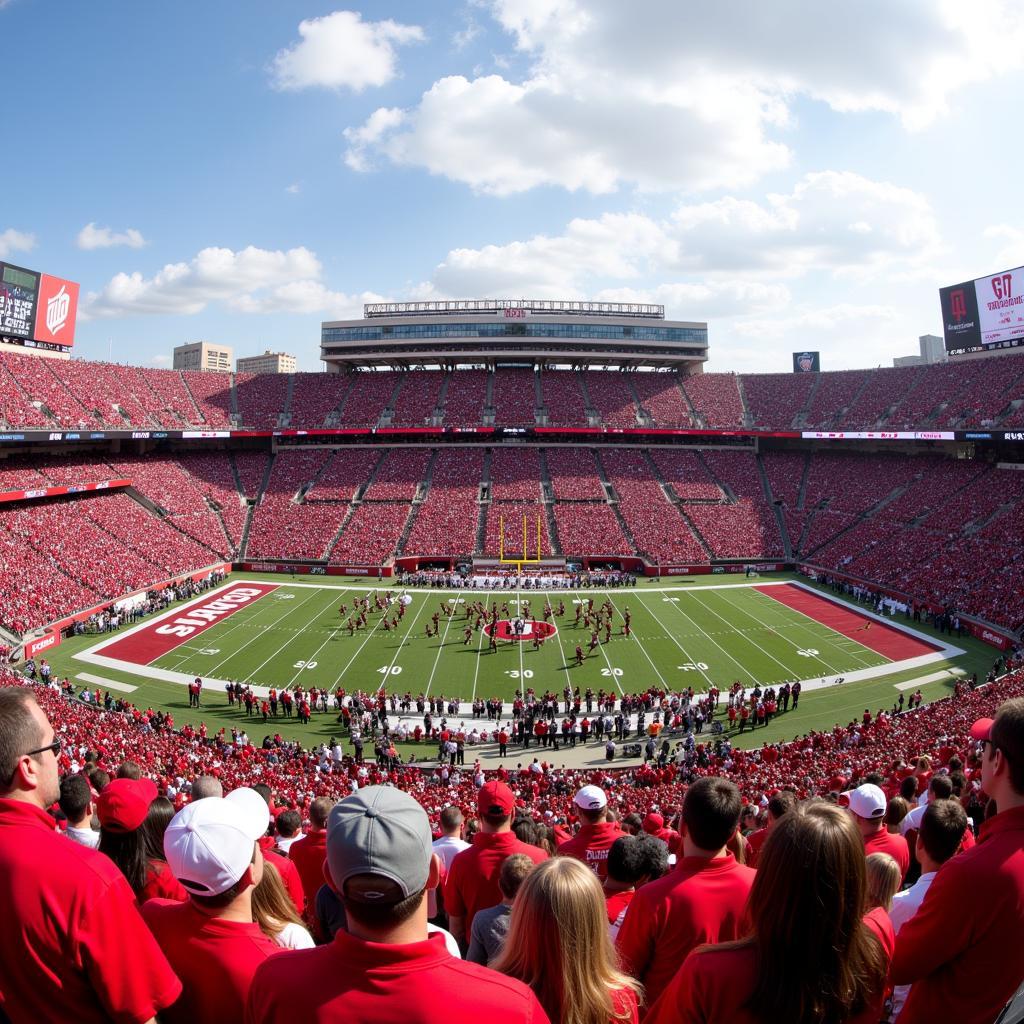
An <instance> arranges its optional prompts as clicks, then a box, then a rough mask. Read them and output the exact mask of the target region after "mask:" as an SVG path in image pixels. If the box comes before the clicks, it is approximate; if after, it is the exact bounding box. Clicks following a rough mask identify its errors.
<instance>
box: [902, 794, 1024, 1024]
mask: <svg viewBox="0 0 1024 1024" xmlns="http://www.w3.org/2000/svg"><path fill="white" fill-rule="evenodd" d="M1021 906H1024V807H1016V808H1012V809H1010V810H1007V811H1002V812H1001V813H1000V814H997V815H996V816H995V817H994V818H990V819H989V820H988V821H986V822H985V823H984V824H983V825H982V826H981V834H980V836H979V839H978V845H977V846H975V847H974V848H973V849H970V850H965V851H963V852H962V853H958V854H957V855H956V856H955V857H954V858H953V859H952V860H950V861H947V862H946V863H945V864H944V865H943V866H942V867H941V868H940V869H939V873H938V874H937V875H936V876H935V880H934V881H933V882H932V884H931V887H930V888H929V890H928V893H927V895H926V896H925V898H924V902H923V903H922V904H921V908H920V909H919V910H918V912H917V913H916V914H915V915H914V916H913V917H912V918H911V919H910V920H909V921H907V923H906V924H904V925H903V927H902V928H901V929H900V933H899V935H897V936H896V955H895V957H894V958H893V963H892V977H891V979H890V980H891V981H892V982H893V983H894V984H897V985H909V984H912V985H913V987H912V988H911V990H910V995H909V996H908V997H907V1001H906V1003H905V1004H904V1006H903V1012H902V1013H901V1014H900V1024H918V1022H921V1021H928V1022H933V1021H939V1020H950V1021H954V1020H955V1021H956V1022H957V1024H989V1022H990V1021H993V1020H995V1018H996V1016H997V1015H998V1014H999V1012H1000V1010H1002V1008H1003V1005H1004V1004H1005V1003H1006V1001H1007V1000H1008V999H1009V998H1010V996H1012V995H1013V993H1014V992H1015V991H1016V989H1017V986H1018V985H1019V984H1020V982H1021V977H1022V976H1024V965H1022V961H1021V950H1022V949H1024V914H1022V913H1021Z"/></svg>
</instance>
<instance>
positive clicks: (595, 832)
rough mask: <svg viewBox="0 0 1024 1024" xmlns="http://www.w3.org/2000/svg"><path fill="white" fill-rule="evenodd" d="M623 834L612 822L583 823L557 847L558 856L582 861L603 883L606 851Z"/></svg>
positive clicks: (606, 860) (606, 865) (606, 857)
mask: <svg viewBox="0 0 1024 1024" xmlns="http://www.w3.org/2000/svg"><path fill="white" fill-rule="evenodd" d="M625 834H626V833H625V832H623V831H622V829H621V828H619V826H618V824H617V823H616V822H614V821H599V822H597V823H592V822H589V821H588V822H584V823H583V826H582V827H581V828H580V830H579V832H577V833H576V835H575V836H573V837H572V839H570V840H569V841H568V842H567V843H562V844H561V845H560V846H559V847H558V854H559V856H561V857H575V858H576V859H577V860H581V861H583V863H584V864H586V865H587V867H588V868H590V869H591V871H596V872H597V877H598V878H600V879H601V881H602V882H603V881H604V880H605V879H606V878H607V877H608V851H609V850H610V849H611V848H612V843H614V842H615V840H616V839H619V838H620V837H621V836H624V835H625Z"/></svg>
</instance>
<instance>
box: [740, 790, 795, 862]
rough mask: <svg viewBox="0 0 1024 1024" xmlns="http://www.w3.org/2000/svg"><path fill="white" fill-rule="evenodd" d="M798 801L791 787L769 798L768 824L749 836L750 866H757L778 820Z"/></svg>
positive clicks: (748, 860) (748, 856)
mask: <svg viewBox="0 0 1024 1024" xmlns="http://www.w3.org/2000/svg"><path fill="white" fill-rule="evenodd" d="M798 803H799V801H798V800H797V798H796V793H794V792H793V791H792V790H791V789H780V790H779V792H778V793H774V794H773V795H772V796H771V797H770V798H769V800H768V824H767V825H766V826H765V827H764V828H760V829H758V830H757V831H756V832H751V833H750V835H749V836H747V864H748V865H749V866H750V867H752V868H756V867H757V858H758V856H759V855H760V853H761V847H762V846H764V841H765V840H766V839H767V838H768V836H769V835H771V832H772V829H773V828H774V827H775V824H776V822H778V820H779V818H781V817H782V816H783V815H784V814H786V813H787V812H788V811H791V810H793V808H794V807H796V806H797V804H798Z"/></svg>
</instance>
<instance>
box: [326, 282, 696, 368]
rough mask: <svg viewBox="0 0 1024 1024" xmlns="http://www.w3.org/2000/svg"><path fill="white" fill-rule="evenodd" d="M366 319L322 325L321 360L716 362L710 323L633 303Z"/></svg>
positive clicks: (443, 304) (428, 311)
mask: <svg viewBox="0 0 1024 1024" xmlns="http://www.w3.org/2000/svg"><path fill="white" fill-rule="evenodd" d="M363 311H364V318H363V319H362V320H337V321H331V322H327V323H324V324H323V325H322V327H321V342H320V356H321V358H322V359H323V360H324V362H325V363H326V364H327V368H328V369H329V370H333V371H337V372H340V371H344V370H346V369H349V368H351V367H353V366H367V365H369V366H394V367H408V366H443V367H456V366H464V365H475V366H476V365H484V366H489V367H492V366H496V365H498V364H510V363H511V364H515V365H521V366H530V367H532V366H550V365H555V364H562V365H564V364H570V365H574V366H575V365H585V364H596V365H605V366H618V367H636V366H645V367H679V368H688V369H689V370H690V372H692V371H693V369H694V368H695V367H698V366H699V365H701V364H703V362H704V361H705V360H706V359H707V356H708V325H707V324H706V323H697V322H689V321H682V320H666V319H665V307H664V306H657V305H650V304H647V303H634V302H574V301H556V300H550V299H461V300H452V301H438V302H381V303H367V304H366V305H365V306H364V307H363Z"/></svg>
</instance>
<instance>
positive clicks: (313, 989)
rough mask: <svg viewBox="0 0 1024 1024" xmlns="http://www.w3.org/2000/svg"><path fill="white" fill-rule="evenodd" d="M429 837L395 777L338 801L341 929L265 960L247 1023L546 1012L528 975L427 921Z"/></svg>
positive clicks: (333, 829) (331, 865)
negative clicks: (496, 964) (477, 960)
mask: <svg viewBox="0 0 1024 1024" xmlns="http://www.w3.org/2000/svg"><path fill="white" fill-rule="evenodd" d="M431 838H432V837H431V834H430V822H429V819H428V818H427V814H426V811H424V810H423V808H422V807H421V806H420V805H419V804H418V803H417V802H416V801H415V800H414V799H413V798H412V797H411V796H410V795H409V794H408V793H404V792H402V791H401V790H398V789H395V788H393V787H391V786H366V787H364V788H363V789H360V790H359V791H358V792H357V793H354V794H352V795H351V796H349V797H347V798H346V799H344V800H342V801H341V802H340V803H339V804H337V805H336V806H335V807H334V809H333V810H332V811H331V813H330V821H329V824H328V841H327V863H328V872H329V877H330V879H331V885H332V887H333V888H334V889H335V890H336V891H337V892H338V894H339V895H340V897H341V899H342V901H343V902H344V905H345V916H346V921H347V928H348V931H344V930H339V931H338V933H337V934H336V935H335V937H334V940H333V941H332V942H330V943H329V944H327V945H326V946H320V947H318V948H317V949H307V950H297V951H294V952H286V953H281V954H279V955H278V956H276V957H274V958H272V959H271V960H269V961H267V962H266V963H265V964H263V965H262V966H261V967H260V968H259V970H258V971H257V972H256V979H255V981H254V982H253V985H252V989H251V991H250V993H249V1002H248V1006H247V1009H246V1015H245V1020H246V1024H293V1022H294V1021H306V1020H316V1021H318V1022H320V1024H334V1022H338V1024H341V1022H345V1024H348V1022H349V1021H375V1020H376V1021H384V1020H387V1021H398V1020H400V1021H402V1022H403V1024H451V1021H454V1020H459V1021H462V1020H466V1021H488V1020H501V1021H502V1022H503V1024H549V1021H548V1018H547V1016H546V1015H545V1013H544V1011H543V1009H542V1008H541V1006H540V1004H539V1003H538V1002H537V998H536V996H534V994H533V993H532V992H531V991H530V990H529V989H528V988H527V987H526V986H525V985H524V984H522V983H521V982H519V981H515V980H513V979H511V978H505V977H502V976H501V975H500V974H498V973H496V972H494V971H491V970H489V969H488V968H486V967H479V966H478V965H476V964H470V963H466V962H465V961H463V960H457V959H456V958H455V957H453V956H451V954H450V953H448V951H447V949H446V947H445V943H444V938H443V937H442V936H440V935H437V934H434V935H431V934H429V933H428V931H427V900H426V894H427V889H428V888H430V887H431V886H434V885H437V883H438V880H439V878H440V861H439V859H438V858H437V857H436V856H435V855H434V853H433V849H432V846H431ZM466 852H469V851H466ZM460 856H461V854H460ZM456 859H458V858H456ZM222 1024H223V1022H222Z"/></svg>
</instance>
